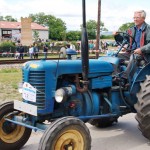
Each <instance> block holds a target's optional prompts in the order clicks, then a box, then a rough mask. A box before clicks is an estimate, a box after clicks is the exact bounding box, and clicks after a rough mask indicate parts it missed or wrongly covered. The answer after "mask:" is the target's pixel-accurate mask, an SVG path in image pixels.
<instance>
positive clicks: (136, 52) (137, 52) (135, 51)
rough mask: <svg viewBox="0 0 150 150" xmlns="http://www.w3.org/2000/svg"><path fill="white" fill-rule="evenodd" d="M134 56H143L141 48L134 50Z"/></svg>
mask: <svg viewBox="0 0 150 150" xmlns="http://www.w3.org/2000/svg"><path fill="white" fill-rule="evenodd" d="M134 54H139V55H141V54H142V51H141V49H140V48H137V49H136V50H134Z"/></svg>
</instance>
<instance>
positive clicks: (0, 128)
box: [0, 102, 32, 150]
mask: <svg viewBox="0 0 150 150" xmlns="http://www.w3.org/2000/svg"><path fill="white" fill-rule="evenodd" d="M13 106H14V103H13V102H6V103H3V104H1V105H0V150H2V149H4V150H18V149H20V148H21V147H22V146H23V145H24V144H25V143H26V142H27V141H28V139H29V137H30V135H31V131H32V130H31V129H29V128H26V127H23V126H19V125H17V124H14V123H11V122H8V121H6V120H5V118H4V117H5V116H7V115H8V114H9V113H12V112H13V111H14V108H13ZM10 119H11V118H10Z"/></svg>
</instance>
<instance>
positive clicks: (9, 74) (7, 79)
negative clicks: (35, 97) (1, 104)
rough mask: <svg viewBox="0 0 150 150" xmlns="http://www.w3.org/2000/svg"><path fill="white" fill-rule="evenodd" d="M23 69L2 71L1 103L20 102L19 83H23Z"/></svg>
mask: <svg viewBox="0 0 150 150" xmlns="http://www.w3.org/2000/svg"><path fill="white" fill-rule="evenodd" d="M21 78H22V73H21V69H1V70H0V101H10V100H20V99H21V94H20V93H19V92H18V83H19V82H21V80H22V79H21Z"/></svg>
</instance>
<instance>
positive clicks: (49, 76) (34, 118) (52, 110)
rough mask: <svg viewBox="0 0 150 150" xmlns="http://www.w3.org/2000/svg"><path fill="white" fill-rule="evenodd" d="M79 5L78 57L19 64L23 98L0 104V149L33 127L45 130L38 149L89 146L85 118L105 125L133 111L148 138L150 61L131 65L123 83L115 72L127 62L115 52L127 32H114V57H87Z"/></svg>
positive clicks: (9, 149) (10, 148)
mask: <svg viewBox="0 0 150 150" xmlns="http://www.w3.org/2000/svg"><path fill="white" fill-rule="evenodd" d="M82 4H83V29H82V46H81V47H82V58H81V59H76V60H70V59H67V60H37V61H29V62H27V63H25V64H24V65H23V68H22V82H23V87H22V97H23V100H22V101H17V100H16V101H14V102H6V103H3V104H1V106H0V149H4V150H18V149H20V148H21V147H22V146H23V145H24V144H25V143H26V142H27V141H28V139H29V137H30V135H31V131H32V130H34V131H44V134H43V136H42V138H41V141H40V143H39V150H69V149H77V150H90V149H91V136H90V132H89V129H88V128H87V127H86V125H85V123H86V122H89V123H91V124H92V125H94V126H96V127H107V126H110V125H112V124H113V123H114V122H117V119H118V118H119V117H120V116H123V115H125V114H128V113H133V112H134V113H137V115H136V119H137V120H138V122H139V128H140V130H141V132H142V134H143V135H144V136H145V137H146V138H148V139H150V91H149V88H150V69H149V67H150V64H149V63H147V62H145V63H142V62H140V63H139V65H138V66H137V65H136V70H135V69H134V68H135V67H133V69H134V71H133V70H131V73H130V74H129V77H128V81H127V83H128V85H129V86H125V85H126V83H125V81H124V80H122V79H121V77H120V76H121V73H122V71H124V70H125V68H126V65H125V63H124V62H123V61H122V60H121V59H119V58H118V57H117V55H118V53H119V51H120V50H121V48H122V47H124V45H130V42H129V41H130V40H129V39H130V38H132V37H131V36H130V35H128V34H126V33H119V35H120V37H121V38H119V40H118V41H117V42H118V43H119V44H120V45H121V46H120V48H119V50H118V52H117V53H116V54H115V56H103V57H100V58H98V59H89V58H88V38H87V32H86V19H85V0H83V1H82ZM116 39H117V38H116ZM120 39H121V40H120ZM132 39H133V38H132ZM133 41H134V42H135V40H134V39H133ZM128 47H130V46H128ZM69 58H71V57H69ZM116 77H117V78H118V77H119V81H118V82H116V81H114V78H116Z"/></svg>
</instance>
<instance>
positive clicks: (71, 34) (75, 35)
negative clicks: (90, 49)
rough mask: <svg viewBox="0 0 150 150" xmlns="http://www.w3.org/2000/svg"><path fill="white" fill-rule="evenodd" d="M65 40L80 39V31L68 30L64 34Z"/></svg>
mask: <svg viewBox="0 0 150 150" xmlns="http://www.w3.org/2000/svg"><path fill="white" fill-rule="evenodd" d="M66 40H67V41H77V40H81V31H69V32H67V34H66Z"/></svg>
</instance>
